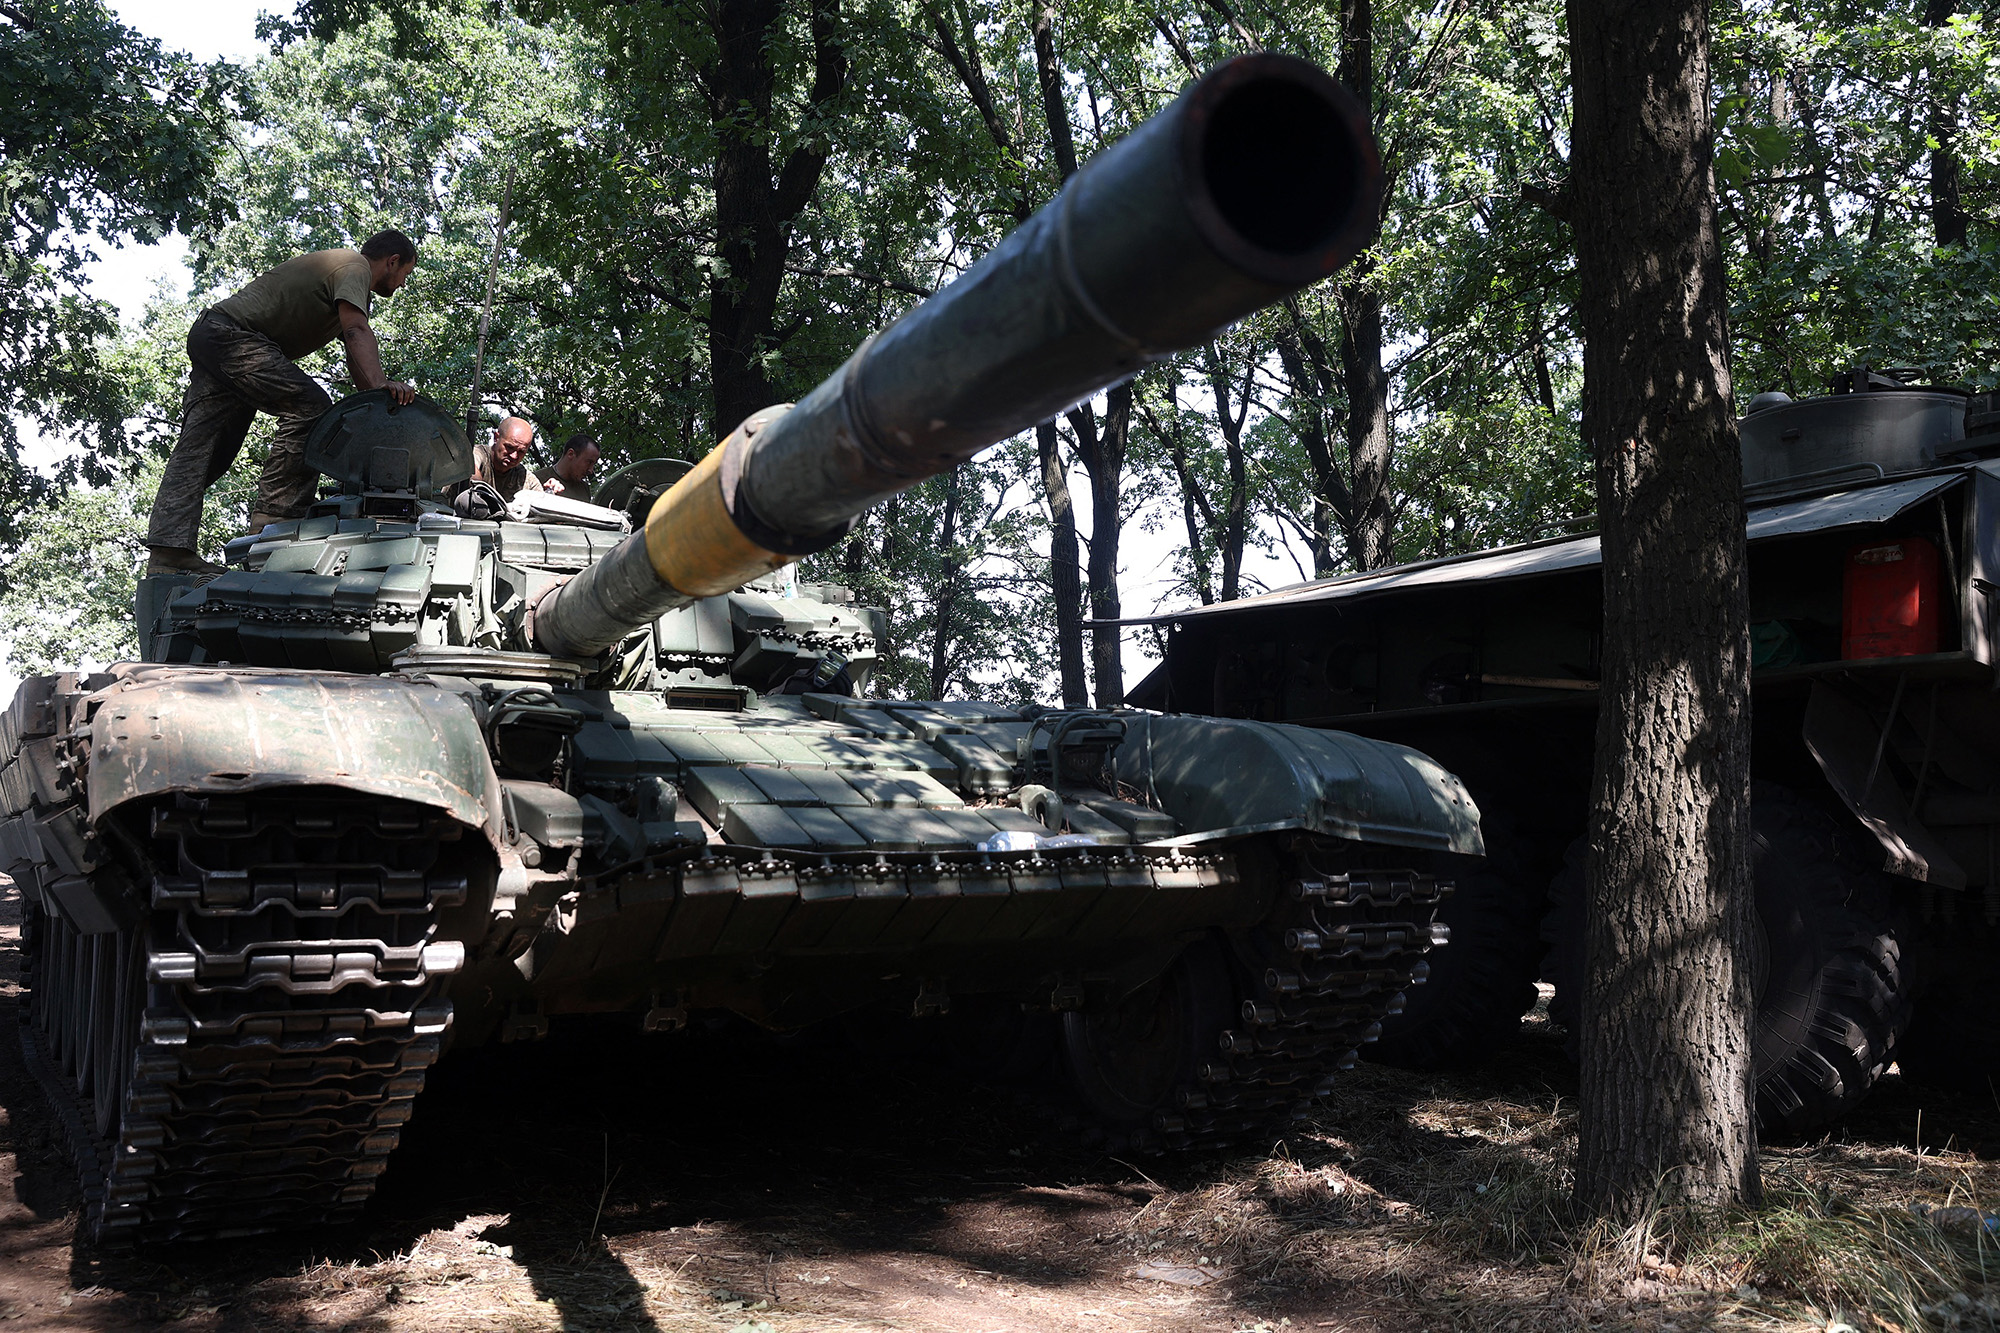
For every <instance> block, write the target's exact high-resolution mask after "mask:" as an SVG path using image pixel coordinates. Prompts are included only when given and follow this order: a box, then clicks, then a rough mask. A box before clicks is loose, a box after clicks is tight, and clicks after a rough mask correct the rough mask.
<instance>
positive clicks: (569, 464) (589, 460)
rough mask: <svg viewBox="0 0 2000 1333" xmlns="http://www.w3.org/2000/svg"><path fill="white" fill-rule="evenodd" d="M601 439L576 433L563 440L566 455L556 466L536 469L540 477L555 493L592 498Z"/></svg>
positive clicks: (544, 487) (543, 486) (556, 462)
mask: <svg viewBox="0 0 2000 1333" xmlns="http://www.w3.org/2000/svg"><path fill="white" fill-rule="evenodd" d="M597 454H598V449H597V441H596V440H593V439H591V438H590V437H589V436H588V435H582V434H577V435H572V436H570V437H569V439H567V440H566V441H564V442H563V451H562V456H561V457H560V458H558V459H556V461H555V466H553V467H544V468H537V469H535V478H536V480H538V481H540V482H541V483H542V489H543V490H545V491H548V492H549V493H550V494H552V495H566V496H568V497H569V498H570V499H572V500H588V499H589V498H590V471H591V469H592V468H594V467H596V466H597Z"/></svg>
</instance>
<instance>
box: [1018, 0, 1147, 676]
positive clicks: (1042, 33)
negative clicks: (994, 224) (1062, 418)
mask: <svg viewBox="0 0 2000 1333" xmlns="http://www.w3.org/2000/svg"><path fill="white" fill-rule="evenodd" d="M1055 15H1056V10H1055V6H1054V5H1052V4H1048V3H1044V4H1042V5H1040V6H1038V7H1037V8H1036V10H1035V21H1034V25H1033V38H1034V44H1035V77H1036V82H1037V84H1038V85H1039V87H1040V89H1041V94H1042V119H1043V120H1044V121H1046V122H1047V124H1048V130H1049V151H1050V154H1051V155H1052V156H1053V157H1054V158H1055V163H1056V171H1057V172H1058V173H1059V174H1060V175H1061V177H1062V179H1064V180H1065V181H1066V180H1068V179H1069V178H1070V177H1071V176H1074V175H1075V174H1076V137H1075V134H1074V132H1073V131H1072V130H1071V129H1070V123H1069V102H1068V100H1067V98H1066V97H1065V96H1064V94H1063V84H1062V69H1061V66H1060V65H1059V64H1057V62H1056V45H1055ZM1069 422H1070V426H1071V427H1072V428H1073V429H1075V431H1076V446H1077V447H1076V452H1077V458H1078V459H1079V460H1080V461H1081V462H1082V463H1083V467H1084V470H1085V471H1086V472H1088V473H1089V474H1090V570H1089V578H1090V614H1091V616H1092V618H1093V619H1096V620H1116V619H1117V618H1118V528H1119V525H1120V524H1121V523H1122V522H1123V521H1124V515H1123V514H1122V513H1121V512H1120V510H1119V505H1120V500H1121V494H1120V492H1121V490H1122V489H1123V481H1124V472H1125V442H1126V438H1127V435H1128V433H1129V432H1130V430H1131V426H1132V387H1131V385H1129V384H1125V385H1120V386H1119V387H1118V388H1116V389H1113V390H1111V392H1110V393H1108V394H1106V395H1105V399H1104V429H1103V431H1102V432H1101V433H1100V432H1099V431H1098V429H1097V426H1096V417H1095V415H1094V414H1093V413H1092V411H1091V408H1090V404H1088V403H1085V404H1084V405H1083V406H1082V407H1080V408H1078V409H1077V410H1076V411H1073V412H1071V413H1070V414H1069ZM1119 634H1120V631H1119V630H1118V628H1117V627H1116V626H1099V627H1097V628H1095V629H1092V630H1091V631H1090V659H1091V672H1092V675H1093V676H1094V678H1095V683H1096V686H1097V706H1098V707H1099V708H1116V707H1118V706H1119V705H1121V704H1123V703H1124V702H1125V677H1124V666H1123V664H1122V656H1121V653H1120V646H1119Z"/></svg>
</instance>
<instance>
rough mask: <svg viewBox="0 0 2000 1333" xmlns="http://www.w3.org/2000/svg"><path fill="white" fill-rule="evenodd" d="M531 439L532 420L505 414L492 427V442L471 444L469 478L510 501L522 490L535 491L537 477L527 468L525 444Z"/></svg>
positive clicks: (540, 485)
mask: <svg viewBox="0 0 2000 1333" xmlns="http://www.w3.org/2000/svg"><path fill="white" fill-rule="evenodd" d="M534 442H535V426H534V423H533V422H531V421H529V420H527V419H526V418H524V417H508V418H507V419H506V420H505V421H502V422H501V423H500V424H499V425H498V426H495V427H494V428H493V443H491V444H475V445H474V446H472V479H473V480H474V481H483V482H485V483H486V484H487V485H488V486H491V487H492V488H493V489H494V490H496V491H498V492H500V498H501V499H503V500H505V501H507V502H508V503H509V504H511V503H513V500H514V497H515V496H517V495H519V494H520V493H521V492H522V491H539V490H541V489H543V488H542V483H541V479H540V478H538V477H537V476H535V474H534V473H532V472H530V471H528V447H529V446H530V445H532V444H533V443H534Z"/></svg>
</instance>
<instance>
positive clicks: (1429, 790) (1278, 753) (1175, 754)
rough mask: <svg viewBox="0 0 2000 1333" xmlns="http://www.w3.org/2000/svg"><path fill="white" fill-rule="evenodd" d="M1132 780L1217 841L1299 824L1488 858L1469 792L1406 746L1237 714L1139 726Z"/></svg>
mask: <svg viewBox="0 0 2000 1333" xmlns="http://www.w3.org/2000/svg"><path fill="white" fill-rule="evenodd" d="M1118 776H1119V778H1120V780H1121V781H1124V782H1128V783H1130V784H1132V785H1133V786H1135V787H1139V788H1142V789H1145V790H1149V791H1151V793H1152V794H1153V795H1154V796H1155V797H1156V798H1157V799H1158V800H1159V802H1160V804H1161V806H1162V807H1164V808H1165V810H1166V811H1167V813H1169V814H1171V815H1172V816H1173V817H1174V818H1175V819H1176V820H1178V821H1179V822H1180V825H1181V827H1182V828H1190V829H1197V830H1199V832H1196V833H1191V834H1188V835H1186V836H1185V837H1182V838H1179V839H1175V841H1177V842H1184V843H1192V842H1207V841H1210V840H1212V839H1215V838H1229V837H1237V836H1240V835H1242V834H1246V833H1258V832H1268V831H1272V830H1276V829H1288V828H1297V829H1305V830H1308V831H1310V832H1313V833H1323V834H1326V835H1328V836H1329V837H1336V838H1350V839H1353V840H1355V841H1358V842H1373V843H1382V844H1386V845H1388V846H1392V847H1421V848H1426V849H1429V850H1432V851H1442V852H1460V853H1463V854H1465V855H1468V856H1483V855H1484V854H1485V850H1486V849H1485V844H1484V843H1483V842H1482V841H1481V839H1480V835H1479V808H1478V807H1477V806H1476V805H1474V804H1473V801H1472V797H1471V795H1470V794H1468V793H1467V792H1466V790H1465V784H1464V783H1462V782H1460V781H1459V780H1458V778H1457V777H1455V776H1453V775H1452V774H1451V773H1449V772H1447V771H1446V770H1445V769H1444V768H1443V767H1442V766H1440V765H1439V764H1437V763H1436V762H1434V761H1433V760H1432V759H1431V758H1430V757H1429V756H1427V755H1424V754H1422V753H1420V752H1419V751H1416V750H1412V749H1410V748H1409V747H1408V746H1406V745H1395V744H1392V743H1390V742H1388V741H1377V740H1369V739H1367V738H1366V737H1362V736H1351V735H1348V734H1346V733H1344V732H1338V731H1319V730H1316V729H1312V728H1308V727H1297V726H1274V725H1272V724H1270V723H1267V722H1250V721H1242V720H1238V719H1232V718H1212V717H1185V716H1173V717H1153V718H1147V719H1144V720H1136V721H1135V722H1134V723H1133V725H1132V727H1131V731H1130V733H1129V734H1128V737H1127V739H1126V742H1125V744H1124V746H1123V747H1122V748H1121V749H1120V751H1119V754H1118Z"/></svg>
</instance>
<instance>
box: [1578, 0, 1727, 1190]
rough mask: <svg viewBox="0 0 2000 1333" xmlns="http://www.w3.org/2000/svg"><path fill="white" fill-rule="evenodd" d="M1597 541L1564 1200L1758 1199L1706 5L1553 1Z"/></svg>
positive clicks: (1696, 1) (1685, 0)
mask: <svg viewBox="0 0 2000 1333" xmlns="http://www.w3.org/2000/svg"><path fill="white" fill-rule="evenodd" d="M1568 11H1569V32H1570V69H1571V79H1572V81H1573V83H1574V87H1575V99H1576V100H1575V106H1576V112H1575V122H1574V129H1573V131H1572V134H1573V142H1574V155H1573V157H1572V171H1571V177H1570V178H1571V181H1572V183H1573V184H1572V190H1573V192H1574V208H1575V212H1574V224H1575V232H1576V245H1577V258H1578V281H1579V292H1578V302H1577V306H1578V312H1579V316H1580V321H1581V325H1582V331H1583V335H1584V432H1585V435H1586V437H1587V438H1588V439H1589V440H1590V442H1591V446H1592V449H1593V451H1594V454H1595V458H1596V472H1597V487H1598V512H1599V517H1600V522H1601V528H1602V532H1603V549H1604V653H1603V688H1602V690H1601V691H1600V693H1599V710H1598V723H1597V754H1596V768H1595V773H1594V775H1593V780H1592V790H1591V815H1590V855H1589V860H1588V878H1589V884H1590V890H1589V902H1588V910H1587V920H1586V928H1585V936H1584V958H1585V964H1586V972H1587V976H1586V980H1585V986H1584V993H1583V1018H1582V1033H1581V1046H1582V1066H1583V1067H1582V1092H1581V1099H1580V1102H1579V1134H1580V1140H1579V1144H1578V1150H1577V1167H1576V1174H1577V1194H1578V1198H1579V1201H1580V1202H1581V1203H1583V1204H1584V1205H1585V1206H1586V1207H1588V1208H1590V1209H1591V1210H1593V1211H1595V1212H1596V1213H1598V1214H1600V1215H1603V1216H1607V1217H1610V1218H1612V1219H1614V1220H1616V1221H1618V1222H1620V1223H1627V1224H1629V1223H1632V1222H1634V1221H1636V1220H1638V1219H1639V1218H1640V1217H1642V1216H1643V1215H1644V1214H1645V1213H1646V1212H1647V1211H1648V1209H1649V1208H1650V1207H1651V1206H1652V1205H1653V1204H1654V1203H1655V1202H1656V1200H1658V1199H1659V1198H1660V1197H1662V1196H1663V1195H1664V1197H1666V1198H1668V1199H1681V1200H1688V1201H1695V1202H1700V1203H1705V1204H1733V1203H1748V1202H1754V1201H1755V1200H1756V1199H1757V1198H1758V1194H1759V1186H1758V1177H1757V1159H1756V1152H1755V1141H1754V1136H1755V1124H1754V1120H1753V1118H1752V1107H1753V1101H1752V1084H1751V1069H1750V1043H1749V1023H1750V1016H1751V1004H1752V1001H1751V992H1750V970H1749V955H1748V953H1747V951H1746V946H1747V942H1748V940H1749V938H1750V933H1749V926H1750V910H1751V898H1750V861H1749V856H1748V852H1749V837H1748V823H1749V820H1748V814H1749V808H1750V791H1749V754H1750V747H1749V739H1750V738H1749V730H1748V722H1749V660H1750V654H1749V634H1748V627H1747V621H1748V610H1747V607H1748V603H1747V599H1746V595H1745V590H1744V573H1743V569H1744V541H1743V503H1742V495H1741V491H1740V489H1739V479H1740V477H1741V475H1742V473H1741V463H1740V458H1739V452H1738V444H1737V436H1736V420H1735V416H1734V412H1733V409H1732V407H1731V404H1730V384H1729V367H1728V362H1727V349H1728V344H1727V338H1726V330H1725V327H1724V316H1725V311H1726V308H1727V307H1726V304H1725V300H1724V292H1723V267H1722V256H1721V250H1720V246H1719V244H1718V240H1717V228H1716V218H1715V186H1714V180H1713V172H1712V167H1713V162H1712V157H1713V150H1714V139H1713V127H1712V125H1711V122H1710V117H1709V101H1708V18H1707V6H1706V4H1705V3H1704V0H1671V2H1668V0H1650V2H1647V3H1641V2H1640V0H1569V4H1568Z"/></svg>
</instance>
